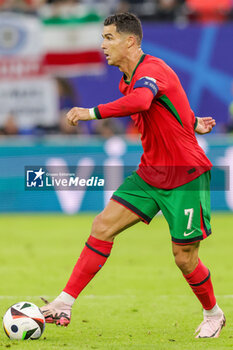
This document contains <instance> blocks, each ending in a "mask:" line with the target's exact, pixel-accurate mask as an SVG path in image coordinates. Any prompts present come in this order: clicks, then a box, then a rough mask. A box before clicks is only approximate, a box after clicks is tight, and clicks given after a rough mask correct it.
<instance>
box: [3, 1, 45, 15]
mask: <svg viewBox="0 0 233 350" xmlns="http://www.w3.org/2000/svg"><path fill="white" fill-rule="evenodd" d="M45 2H46V0H0V10H1V11H2V10H6V11H17V12H24V13H36V12H37V10H38V9H39V8H40V7H41V6H42V5H43V4H45Z"/></svg>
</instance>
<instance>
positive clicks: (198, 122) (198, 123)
mask: <svg viewBox="0 0 233 350" xmlns="http://www.w3.org/2000/svg"><path fill="white" fill-rule="evenodd" d="M215 125H216V122H215V119H213V118H212V117H204V118H200V117H196V119H195V125H194V130H195V132H196V133H197V134H200V135H203V134H208V133H209V132H211V131H212V129H213V127H214V126H215Z"/></svg>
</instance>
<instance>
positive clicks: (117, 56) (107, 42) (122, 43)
mask: <svg viewBox="0 0 233 350" xmlns="http://www.w3.org/2000/svg"><path fill="white" fill-rule="evenodd" d="M102 37H103V42H102V45H101V48H102V49H103V51H104V54H105V56H106V59H107V61H108V64H109V65H111V66H120V65H121V63H122V60H123V59H124V58H125V55H126V52H127V51H126V49H127V34H125V33H118V32H117V31H116V26H115V25H114V24H111V25H109V26H104V29H103V33H102Z"/></svg>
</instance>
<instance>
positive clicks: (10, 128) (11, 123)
mask: <svg viewBox="0 0 233 350" xmlns="http://www.w3.org/2000/svg"><path fill="white" fill-rule="evenodd" d="M18 132H19V130H18V126H17V123H16V120H15V117H14V115H13V114H10V115H9V116H8V118H7V119H6V121H5V123H4V125H3V127H2V128H1V129H0V135H17V134H18Z"/></svg>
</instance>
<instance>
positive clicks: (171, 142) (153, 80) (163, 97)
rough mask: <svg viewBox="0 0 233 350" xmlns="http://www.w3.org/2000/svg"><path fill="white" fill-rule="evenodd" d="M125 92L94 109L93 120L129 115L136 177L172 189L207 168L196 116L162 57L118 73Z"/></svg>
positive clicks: (143, 60) (148, 58)
mask: <svg viewBox="0 0 233 350" xmlns="http://www.w3.org/2000/svg"><path fill="white" fill-rule="evenodd" d="M119 89H120V91H121V92H122V93H123V94H124V95H125V97H122V98H120V99H118V100H116V101H114V102H110V103H107V104H105V105H99V106H98V107H96V108H95V109H94V110H95V114H96V117H97V118H99V119H100V118H108V117H118V116H126V115H129V114H132V115H131V118H132V119H133V121H134V123H135V125H136V126H137V128H138V130H139V133H140V134H141V141H142V147H143V151H144V152H143V155H142V157H141V163H140V165H139V168H138V170H137V173H138V175H139V176H140V177H141V178H142V179H143V180H144V181H146V182H147V183H149V184H150V185H152V186H155V187H158V188H164V189H172V188H175V187H178V186H181V185H183V184H185V183H188V182H190V181H192V180H194V179H195V178H197V177H198V176H200V175H201V174H202V173H204V172H206V171H208V170H210V169H211V167H212V164H211V162H210V161H209V159H208V158H207V157H206V155H205V153H204V151H203V150H202V148H201V147H200V146H199V145H198V142H197V140H196V137H195V132H194V124H195V116H194V113H193V111H192V110H191V108H190V105H189V102H188V99H187V96H186V94H185V92H184V89H183V88H182V86H181V83H180V81H179V78H178V77H177V75H176V73H175V72H174V71H173V70H172V69H171V68H170V67H169V66H168V65H167V64H166V63H165V62H164V61H162V60H161V59H159V58H156V57H153V56H150V55H143V56H142V57H141V59H140V61H139V63H138V64H137V66H136V68H135V70H134V72H133V74H132V77H131V80H130V81H126V80H125V76H124V75H123V77H122V79H121V81H120V84H119Z"/></svg>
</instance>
